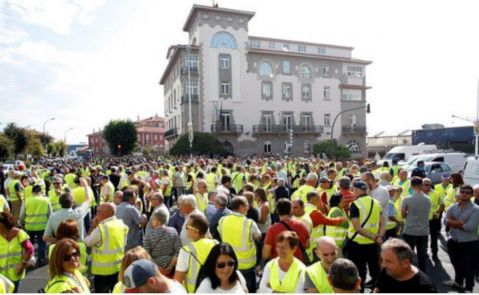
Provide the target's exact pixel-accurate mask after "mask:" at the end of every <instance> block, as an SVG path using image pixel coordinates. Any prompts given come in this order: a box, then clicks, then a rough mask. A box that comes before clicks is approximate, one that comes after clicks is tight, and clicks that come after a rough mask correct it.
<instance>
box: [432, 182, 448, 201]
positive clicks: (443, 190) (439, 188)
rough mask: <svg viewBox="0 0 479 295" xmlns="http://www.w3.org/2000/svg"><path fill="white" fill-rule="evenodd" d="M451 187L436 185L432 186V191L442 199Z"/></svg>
mask: <svg viewBox="0 0 479 295" xmlns="http://www.w3.org/2000/svg"><path fill="white" fill-rule="evenodd" d="M451 187H452V184H448V185H447V186H446V187H444V186H443V185H442V183H438V184H436V185H435V186H434V191H435V192H436V193H438V194H439V196H441V197H442V198H444V197H445V196H446V192H447V191H448V190H449V189H450V188H451Z"/></svg>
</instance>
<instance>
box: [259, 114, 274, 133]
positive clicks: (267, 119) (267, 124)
mask: <svg viewBox="0 0 479 295" xmlns="http://www.w3.org/2000/svg"><path fill="white" fill-rule="evenodd" d="M261 125H263V126H262V127H263V128H262V129H263V131H272V129H273V114H263V117H262V119H261Z"/></svg>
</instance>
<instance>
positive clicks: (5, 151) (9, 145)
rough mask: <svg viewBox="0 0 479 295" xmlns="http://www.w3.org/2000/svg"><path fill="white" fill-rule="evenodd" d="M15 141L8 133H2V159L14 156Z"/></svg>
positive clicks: (0, 153)
mask: <svg viewBox="0 0 479 295" xmlns="http://www.w3.org/2000/svg"><path fill="white" fill-rule="evenodd" d="M12 153H13V142H12V141H11V139H10V138H8V137H7V136H6V135H4V134H2V133H0V160H3V161H4V160H7V159H9V158H10V157H11V156H12Z"/></svg>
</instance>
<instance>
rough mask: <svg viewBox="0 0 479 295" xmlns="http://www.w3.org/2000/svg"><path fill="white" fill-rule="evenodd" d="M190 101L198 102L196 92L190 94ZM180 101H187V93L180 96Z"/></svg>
mask: <svg viewBox="0 0 479 295" xmlns="http://www.w3.org/2000/svg"><path fill="white" fill-rule="evenodd" d="M191 102H192V103H197V102H198V94H192V95H191ZM181 103H188V94H183V95H182V96H181Z"/></svg>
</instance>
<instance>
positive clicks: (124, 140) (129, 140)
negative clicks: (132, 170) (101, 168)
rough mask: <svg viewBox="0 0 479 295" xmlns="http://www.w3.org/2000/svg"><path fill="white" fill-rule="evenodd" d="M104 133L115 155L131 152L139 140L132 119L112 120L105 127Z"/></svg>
mask: <svg viewBox="0 0 479 295" xmlns="http://www.w3.org/2000/svg"><path fill="white" fill-rule="evenodd" d="M102 135H103V138H104V139H105V141H106V142H107V144H108V147H109V148H110V151H111V153H112V154H113V155H115V156H123V155H127V154H129V153H131V151H133V149H134V148H135V144H136V142H137V141H138V133H137V131H136V127H135V124H133V122H131V121H130V120H111V121H110V122H109V123H108V124H107V125H106V126H105V128H104V129H103V133H102Z"/></svg>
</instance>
